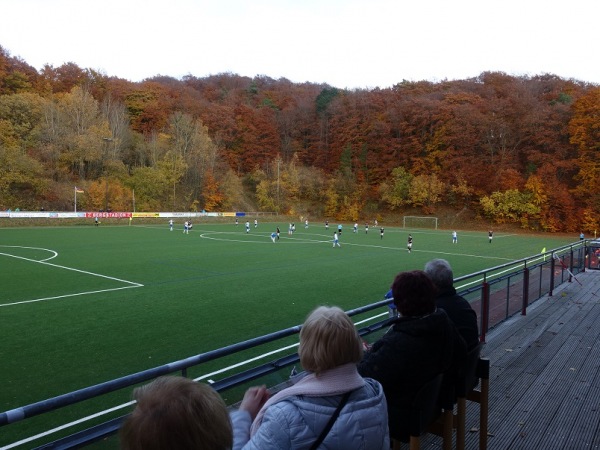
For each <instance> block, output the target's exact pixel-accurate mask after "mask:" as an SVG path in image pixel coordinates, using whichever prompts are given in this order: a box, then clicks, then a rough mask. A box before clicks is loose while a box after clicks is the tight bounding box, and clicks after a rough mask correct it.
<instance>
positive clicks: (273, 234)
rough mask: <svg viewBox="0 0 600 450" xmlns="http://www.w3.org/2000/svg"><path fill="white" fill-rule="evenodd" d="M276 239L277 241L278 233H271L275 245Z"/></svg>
mask: <svg viewBox="0 0 600 450" xmlns="http://www.w3.org/2000/svg"><path fill="white" fill-rule="evenodd" d="M275 239H277V233H275V232H273V233H271V240H272V241H273V243H275Z"/></svg>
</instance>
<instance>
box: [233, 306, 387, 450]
mask: <svg viewBox="0 0 600 450" xmlns="http://www.w3.org/2000/svg"><path fill="white" fill-rule="evenodd" d="M298 353H299V355H300V363H301V364H302V367H303V368H304V369H305V370H306V371H307V372H306V373H305V374H304V376H303V377H302V378H301V379H300V380H299V381H297V382H296V384H294V385H293V386H290V387H288V388H286V389H283V390H282V391H280V392H278V393H276V394H275V395H273V396H272V397H270V398H269V394H268V393H267V390H266V388H265V387H264V386H261V387H254V388H250V389H249V390H248V391H247V392H246V394H245V396H244V399H243V400H242V403H241V405H240V410H239V411H237V412H236V413H233V414H232V420H233V428H234V449H240V448H243V449H261V450H264V449H269V448H277V449H297V450H302V449H310V448H312V446H313V445H315V444H317V446H318V443H319V441H322V442H323V446H322V447H320V448H328V449H345V448H347V449H351V448H360V449H365V450H375V449H377V450H383V449H385V450H389V448H390V443H389V437H388V429H387V423H388V421H387V411H386V403H385V397H384V394H383V389H382V388H381V385H380V384H379V383H378V382H377V381H375V380H372V379H369V378H366V379H365V378H362V377H361V376H360V375H359V374H358V372H357V370H356V363H358V362H359V361H360V360H361V359H362V356H363V348H362V341H361V339H360V337H359V335H358V332H357V331H356V328H355V326H354V323H353V322H352V320H351V319H350V318H349V317H348V315H347V314H346V313H344V312H343V311H342V310H341V309H340V308H337V307H332V308H329V307H325V306H321V307H319V308H317V309H315V310H314V311H313V312H312V313H311V314H310V315H309V316H308V318H307V319H306V321H305V322H304V325H303V326H302V330H301V331H300V347H299V348H298ZM301 375H302V374H301ZM299 376H300V375H299ZM336 412H338V413H339V416H337V415H336ZM336 418H337V419H336ZM329 425H331V426H330V427H329Z"/></svg>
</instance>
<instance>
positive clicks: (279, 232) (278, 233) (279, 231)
mask: <svg viewBox="0 0 600 450" xmlns="http://www.w3.org/2000/svg"><path fill="white" fill-rule="evenodd" d="M276 233H277V240H279V235H280V234H281V230H279V227H277V231H276Z"/></svg>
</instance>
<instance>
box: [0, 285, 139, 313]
mask: <svg viewBox="0 0 600 450" xmlns="http://www.w3.org/2000/svg"><path fill="white" fill-rule="evenodd" d="M139 287H144V285H143V284H137V285H136V286H123V287H118V288H112V289H101V290H99V291H87V292H78V293H76V294H65V295H57V296H54V297H43V298H35V299H33V300H23V301H22V302H14V303H5V304H3V305H0V308H1V307H3V306H15V305H22V304H24V303H36V302H45V301H47V300H57V299H59V298H68V297H79V296H81V295H89V294H100V293H102V292H113V291H120V290H123V289H135V288H139Z"/></svg>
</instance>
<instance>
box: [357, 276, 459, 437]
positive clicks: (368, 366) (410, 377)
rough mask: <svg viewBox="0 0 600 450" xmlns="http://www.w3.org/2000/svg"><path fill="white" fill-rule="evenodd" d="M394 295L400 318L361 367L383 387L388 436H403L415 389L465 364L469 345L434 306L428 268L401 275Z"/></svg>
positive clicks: (398, 277)
mask: <svg viewBox="0 0 600 450" xmlns="http://www.w3.org/2000/svg"><path fill="white" fill-rule="evenodd" d="M392 294H393V299H394V304H395V305H396V308H397V310H398V314H399V316H398V318H396V319H394V320H393V321H392V327H391V328H390V329H389V330H388V332H387V333H386V334H384V335H383V336H382V337H381V339H379V340H378V341H377V342H375V343H374V344H373V346H372V347H371V349H370V350H369V351H368V352H367V353H366V354H365V356H364V358H363V360H362V361H361V362H360V363H359V364H358V371H359V373H360V374H361V375H362V376H363V377H370V378H374V379H375V380H377V381H379V382H380V383H381V385H382V386H383V390H384V392H385V397H386V400H387V405H388V417H389V427H390V436H391V437H392V438H394V439H403V438H405V437H404V436H402V432H401V430H400V424H401V423H402V422H403V421H405V420H406V417H405V416H404V411H406V410H407V408H408V406H409V405H410V404H411V402H412V401H413V399H414V395H415V393H416V392H417V391H418V390H419V389H420V388H421V387H422V386H423V385H424V384H425V383H426V382H428V381H430V380H432V379H433V378H435V377H436V376H437V375H439V374H440V373H452V372H454V371H456V370H457V368H458V367H461V366H462V365H463V364H464V361H465V358H466V354H467V349H466V345H465V342H464V340H463V339H462V337H461V336H460V334H459V333H458V331H457V330H456V327H455V326H454V325H453V324H452V322H451V321H450V319H449V318H448V316H447V314H446V313H445V312H444V311H443V310H442V309H439V308H436V306H435V300H434V299H435V294H436V289H435V286H434V284H433V282H432V281H431V279H430V278H429V277H428V276H427V274H426V273H425V272H423V271H420V270H415V271H412V272H401V273H399V274H398V275H397V276H396V278H395V279H394V282H393V284H392Z"/></svg>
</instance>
